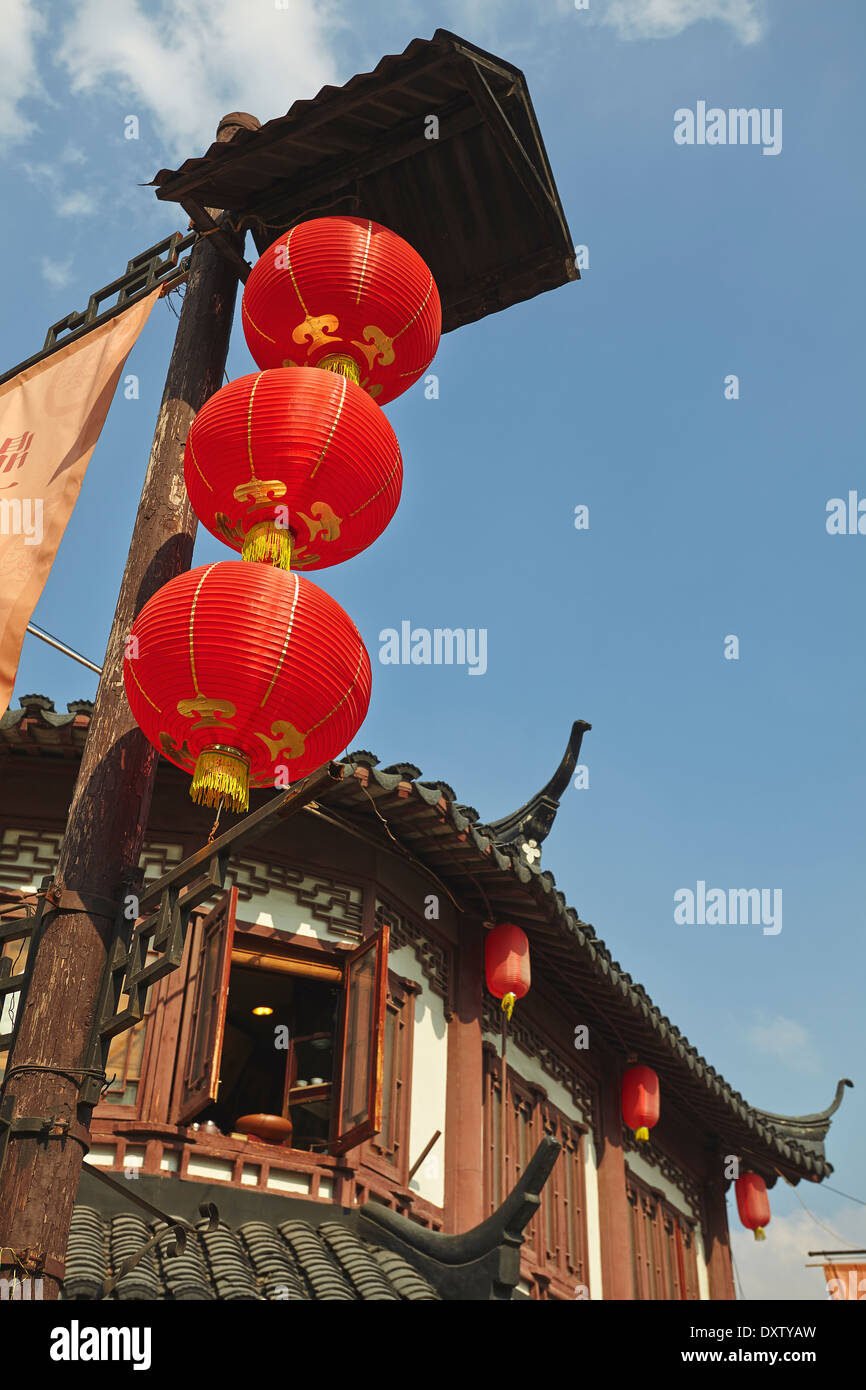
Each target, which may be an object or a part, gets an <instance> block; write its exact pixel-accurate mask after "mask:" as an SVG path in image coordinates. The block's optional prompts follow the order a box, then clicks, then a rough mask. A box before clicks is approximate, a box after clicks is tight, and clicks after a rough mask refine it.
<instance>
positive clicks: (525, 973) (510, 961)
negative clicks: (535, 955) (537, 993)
mask: <svg viewBox="0 0 866 1390" xmlns="http://www.w3.org/2000/svg"><path fill="white" fill-rule="evenodd" d="M484 970H485V975H486V978H487V988H488V989H489V990H490V993H491V994H492V995H493V996H494V998H496V999H507V998H508V996H509V995H513V996H514V998H515V999H522V998H523V996H524V995H525V994H528V993H529V987H530V985H531V983H532V972H531V970H530V965H529V938H528V937H527V935H526V932H525V931H523V930H522V929H521V928H520V927H517V926H514V925H513V924H512V923H510V922H500V923H499V925H498V926H496V927H494V928H493V930H492V931H489V932H488V933H487V936H486V938H485V941H484ZM509 1017H510V1011H509Z"/></svg>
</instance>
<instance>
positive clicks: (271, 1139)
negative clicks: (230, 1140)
mask: <svg viewBox="0 0 866 1390" xmlns="http://www.w3.org/2000/svg"><path fill="white" fill-rule="evenodd" d="M235 1129H237V1130H239V1131H240V1133H241V1134H251V1135H253V1137H254V1138H256V1139H263V1140H264V1142H265V1143H266V1144H282V1143H283V1142H284V1141H285V1140H286V1139H288V1138H289V1137H290V1135H291V1133H292V1122H291V1120H286V1119H284V1118H283V1116H282V1115H241V1117H240V1119H238V1120H235Z"/></svg>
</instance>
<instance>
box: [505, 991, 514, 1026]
mask: <svg viewBox="0 0 866 1390" xmlns="http://www.w3.org/2000/svg"><path fill="white" fill-rule="evenodd" d="M516 1003H517V996H516V995H515V994H503V996H502V1012H503V1013H504V1014H505V1017H506V1018H507V1019H508V1022H509V1023H510V1022H511V1015H512V1014H513V1013H514V1005H515V1004H516Z"/></svg>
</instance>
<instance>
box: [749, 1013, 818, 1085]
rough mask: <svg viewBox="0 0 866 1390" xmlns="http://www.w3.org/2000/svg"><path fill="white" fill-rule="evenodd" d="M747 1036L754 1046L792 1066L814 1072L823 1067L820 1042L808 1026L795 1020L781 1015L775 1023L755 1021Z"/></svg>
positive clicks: (773, 1021)
mask: <svg viewBox="0 0 866 1390" xmlns="http://www.w3.org/2000/svg"><path fill="white" fill-rule="evenodd" d="M747 1036H748V1040H749V1042H750V1043H751V1045H752V1047H754V1048H756V1049H757V1050H758V1051H759V1052H763V1053H764V1054H765V1055H766V1056H768V1057H775V1058H776V1060H777V1061H779V1062H784V1063H785V1064H786V1065H787V1066H789V1067H796V1068H797V1070H798V1071H805V1072H812V1073H815V1072H818V1071H820V1070H821V1068H820V1066H819V1064H818V1056H817V1052H818V1049H817V1044H816V1043H815V1041H814V1039H813V1038H812V1037H811V1035H810V1033H809V1031H808V1029H806V1028H804V1027H803V1025H802V1023H797V1022H796V1020H795V1019H792V1018H782V1016H781V1014H778V1015H777V1016H776V1017H775V1018H774V1019H773V1020H772V1022H769V1023H756V1024H754V1025H753V1026H752V1027H751V1028H749V1030H748V1034H747Z"/></svg>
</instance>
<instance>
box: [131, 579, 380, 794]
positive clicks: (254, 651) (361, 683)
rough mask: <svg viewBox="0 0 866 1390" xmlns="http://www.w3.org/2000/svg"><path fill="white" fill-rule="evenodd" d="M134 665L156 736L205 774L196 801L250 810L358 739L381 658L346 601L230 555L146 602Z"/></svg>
mask: <svg viewBox="0 0 866 1390" xmlns="http://www.w3.org/2000/svg"><path fill="white" fill-rule="evenodd" d="M127 653H128V655H127V657H126V659H125V661H124V668H123V675H124V682H125V685H126V694H127V698H128V699H129V704H130V707H131V709H132V713H133V715H134V716H135V719H136V721H137V723H138V725H139V727H140V728H141V729H142V731H143V733H144V734H145V735H146V737H147V738H148V739H149V740H150V742H151V743H152V744H154V746H155V747H156V748H158V749H160V751H161V752H162V753H164V754H165V756H166V757H167V758H168V759H169V760H170V761H171V762H173V763H175V764H176V765H177V766H178V767H181V768H183V769H184V771H185V772H190V773H192V774H193V782H192V787H191V795H192V798H193V800H194V801H199V802H203V803H204V804H206V805H215V804H216V802H217V801H218V800H219V799H220V798H221V797H222V798H224V800H225V802H226V805H228V806H231V807H232V809H234V810H241V811H243V810H246V809H247V805H248V787H249V786H252V787H265V786H271V787H273V786H287V785H288V784H289V783H290V782H294V781H295V780H297V779H298V778H300V777H303V776H305V775H306V774H307V773H308V772H312V771H313V770H314V769H315V768H317V767H319V766H321V764H322V763H324V762H327V761H328V760H329V759H330V758H333V757H335V756H336V755H337V754H338V753H340V752H341V750H342V749H344V748H345V747H346V745H347V744H348V743H349V742H350V741H351V740H352V739H353V738H354V736H355V734H356V732H357V730H358V728H359V726H360V724H361V723H362V721H363V719H364V716H365V715H366V713H367V706H368V705H369V703H370V658H369V657H368V655H367V651H366V649H365V647H364V644H363V642H362V641H361V637H360V634H359V632H358V630H357V628H356V627H355V625H354V623H353V622H352V621H351V619H350V618H349V617H348V616H347V614H346V613H344V612H343V610H342V608H341V607H340V606H339V604H338V603H336V602H335V601H334V599H332V598H331V597H330V596H329V595H328V594H326V593H323V592H322V590H321V589H319V588H318V587H317V586H316V585H315V584H312V583H311V582H310V580H309V579H304V577H303V576H302V575H300V574H295V573H288V572H287V571H285V570H281V569H273V568H271V566H269V565H245V564H240V563H236V562H233V561H230V560H228V561H222V562H219V563H217V564H212V565H201V566H199V567H198V568H197V569H194V570H187V571H186V573H184V574H179V575H177V577H176V578H175V579H172V580H170V581H169V583H168V584H165V585H164V586H163V587H162V588H161V589H160V590H159V591H158V592H157V593H156V594H154V596H153V598H151V599H150V600H149V601H148V602H147V603H146V604H145V605H144V608H142V610H141V612H140V613H139V615H138V617H137V618H136V620H135V622H134V623H133V626H132V631H131V633H130V636H129V638H128V639H127Z"/></svg>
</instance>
